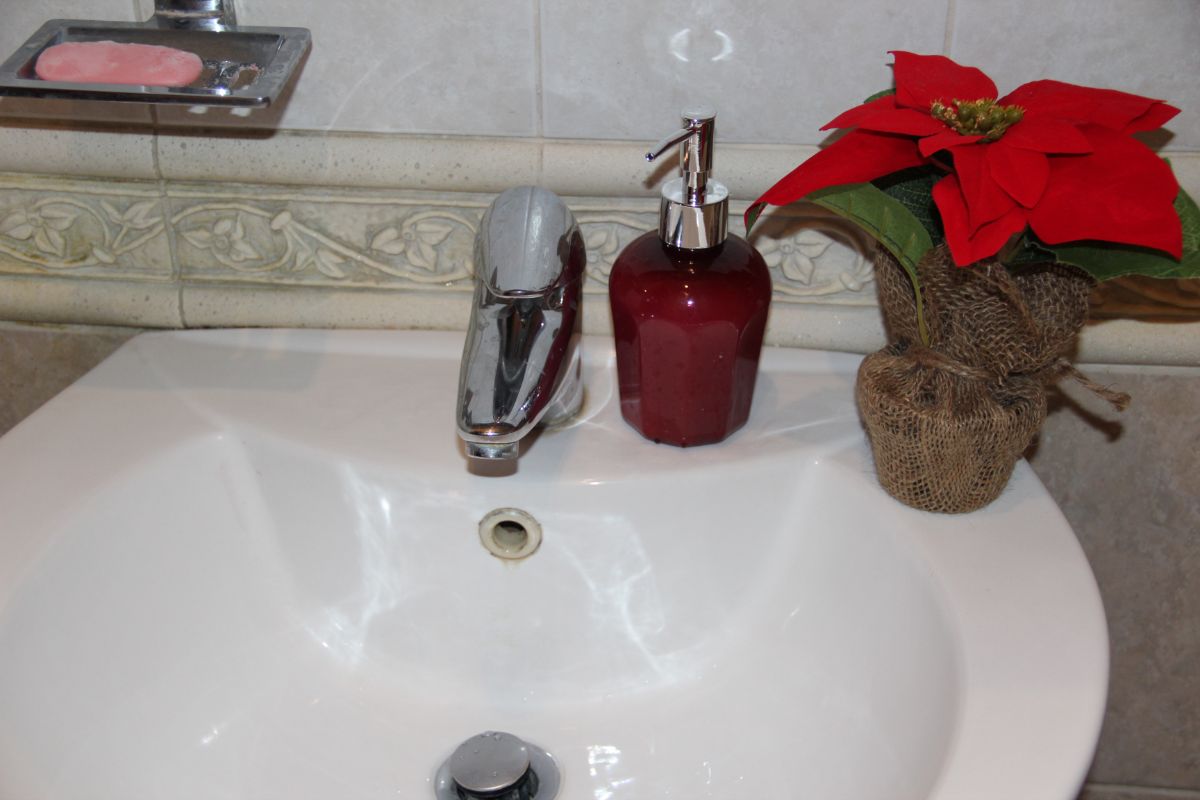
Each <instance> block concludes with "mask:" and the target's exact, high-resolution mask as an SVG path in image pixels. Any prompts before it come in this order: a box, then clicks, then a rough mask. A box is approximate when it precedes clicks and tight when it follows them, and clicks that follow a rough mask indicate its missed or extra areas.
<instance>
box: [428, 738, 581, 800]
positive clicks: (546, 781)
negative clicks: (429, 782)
mask: <svg viewBox="0 0 1200 800" xmlns="http://www.w3.org/2000/svg"><path fill="white" fill-rule="evenodd" d="M560 780H561V778H560V777H559V772H558V765H557V764H556V763H555V762H554V758H553V756H551V755H550V754H549V753H547V752H546V751H545V750H542V749H541V748H539V747H537V746H536V745H531V744H529V743H527V742H523V741H521V740H520V739H519V738H517V737H516V736H513V735H512V734H511V733H504V732H502V731H487V732H485V733H481V734H479V735H478V736H472V737H471V738H470V739H467V740H466V741H465V742H463V743H462V744H460V745H459V746H458V749H457V750H455V751H454V753H453V755H451V756H450V758H448V759H446V762H445V763H444V764H442V767H441V769H439V770H438V772H437V776H436V778H435V783H434V793H435V794H436V795H437V797H438V800H554V796H555V795H556V794H558V787H559V783H560Z"/></svg>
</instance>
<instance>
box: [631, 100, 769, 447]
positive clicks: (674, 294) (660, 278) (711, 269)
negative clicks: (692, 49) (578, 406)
mask: <svg viewBox="0 0 1200 800" xmlns="http://www.w3.org/2000/svg"><path fill="white" fill-rule="evenodd" d="M715 122H716V113H715V112H714V111H713V110H712V109H709V108H698V109H689V110H686V111H684V112H683V128H682V130H678V131H676V132H675V133H672V134H671V135H670V136H668V137H667V138H666V139H664V140H663V141H661V142H659V143H658V145H656V146H655V148H654V151H653V152H650V153H647V154H646V159H647V160H649V161H653V160H654V159H655V158H657V157H658V156H660V155H662V154H663V152H665V151H666V150H667V148H669V147H672V146H674V145H679V160H680V170H681V177H679V178H675V179H674V180H671V181H669V182H668V183H667V184H666V185H664V186H663V189H662V206H661V211H660V217H659V226H658V231H657V232H651V233H647V234H645V235H643V236H640V237H639V238H637V239H635V240H634V241H632V242H631V243H630V244H629V246H628V247H626V248H625V249H624V250H623V251H621V254H620V255H619V256H618V257H617V260H616V262H615V263H614V264H613V268H612V274H611V276H610V277H609V284H608V295H609V302H610V303H611V305H612V318H613V334H614V336H615V338H616V348H617V377H618V383H619V386H620V392H621V413H622V415H623V416H624V417H625V419H626V421H628V422H629V424H630V425H632V426H633V427H635V428H637V429H638V431H639V432H641V434H642V435H643V436H645V437H646V438H647V439H652V440H654V441H656V442H665V443H667V444H673V445H678V446H680V447H686V446H690V445H697V444H710V443H712V442H719V441H721V440H722V439H724V438H725V437H727V436H729V434H731V433H733V432H734V431H736V430H737V429H738V428H740V427H741V426H742V425H744V424H745V422H746V419H747V417H749V415H750V401H751V398H752V397H753V395H754V381H755V378H756V377H757V375H758V357H759V354H760V352H761V351H762V342H763V331H764V330H765V328H766V325H767V307H768V306H769V305H770V302H771V277H770V274H769V273H768V271H767V265H766V263H765V262H764V261H763V259H762V256H761V255H759V253H758V251H757V250H755V249H754V248H753V247H751V246H750V244H749V243H747V242H746V240H745V239H742V238H740V237H737V236H729V235H728V234H727V232H726V227H727V225H728V220H729V190H727V189H726V188H725V187H724V186H723V185H721V184H720V183H718V182H716V181H714V180H710V179H709V173H710V172H711V171H712V163H713V132H714V127H715Z"/></svg>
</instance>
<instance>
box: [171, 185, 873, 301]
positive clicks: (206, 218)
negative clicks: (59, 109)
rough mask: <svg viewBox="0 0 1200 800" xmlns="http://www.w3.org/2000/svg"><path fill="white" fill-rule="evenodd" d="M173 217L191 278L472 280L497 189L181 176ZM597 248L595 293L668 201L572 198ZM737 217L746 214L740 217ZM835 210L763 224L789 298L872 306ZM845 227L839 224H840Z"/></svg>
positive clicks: (459, 286) (358, 283)
mask: <svg viewBox="0 0 1200 800" xmlns="http://www.w3.org/2000/svg"><path fill="white" fill-rule="evenodd" d="M168 194H169V196H170V205H171V224H172V225H173V227H174V229H175V234H176V239H175V241H176V247H177V249H178V257H179V264H180V268H181V274H182V277H183V278H184V279H185V280H187V281H221V282H235V283H237V282H250V283H259V284H261V283H267V284H290V285H318V286H321V285H323V286H330V287H338V288H354V287H386V288H396V289H404V288H413V289H426V290H428V289H441V290H449V291H470V290H471V282H472V272H471V269H472V267H471V262H472V258H473V254H474V241H475V234H476V232H477V230H478V227H479V221H480V219H481V218H482V216H483V212H484V210H485V209H486V208H487V205H488V204H489V203H490V202H491V200H492V197H493V195H488V194H468V193H447V194H441V193H417V192H403V193H398V192H392V193H381V192H374V193H359V194H347V193H329V192H322V191H316V190H313V191H288V192H278V191H270V190H254V189H251V188H248V187H236V188H222V189H214V188H213V187H209V186H201V185H190V186H178V185H172V186H170V187H169V189H168ZM568 202H569V204H570V205H571V207H572V209H573V211H574V212H575V215H576V217H577V219H578V220H579V224H580V228H581V230H582V232H583V236H584V240H585V242H586V245H587V251H588V276H589V281H588V285H587V287H586V291H587V292H588V293H593V294H595V293H602V292H604V291H606V289H605V287H606V285H607V282H608V274H609V271H610V270H611V269H612V265H613V262H614V261H615V259H616V257H617V255H618V254H619V253H620V252H621V251H622V250H623V249H624V248H625V246H626V245H628V244H629V243H630V242H631V241H633V240H634V239H635V238H637V237H638V236H640V235H642V234H643V233H645V232H646V231H649V230H654V229H655V228H656V227H657V224H658V221H657V213H658V212H657V202H656V201H648V200H622V199H617V198H609V199H595V198H568ZM734 224H735V225H736V224H737V222H736V221H735V222H734ZM829 225H830V222H829V220H828V219H827V218H823V217H819V216H813V215H811V214H805V213H803V212H791V213H790V215H789V214H786V213H785V214H776V215H773V216H770V217H768V218H766V219H765V220H764V222H763V223H762V225H761V226H760V229H758V230H756V232H755V237H754V240H755V244H756V245H757V246H758V247H759V248H760V250H761V251H762V253H763V256H764V258H765V259H766V261H767V263H768V265H769V266H770V267H771V269H772V273H773V277H774V280H775V286H776V290H775V294H776V298H777V300H779V301H782V302H788V301H806V302H811V301H813V300H816V299H820V300H822V301H825V302H830V301H832V302H838V303H843V304H846V303H849V304H854V305H870V304H872V303H873V302H874V296H873V293H872V292H869V291H865V289H866V287H867V286H868V285H869V284H870V283H871V280H872V278H871V268H870V264H869V262H868V261H867V260H866V259H864V258H862V256H860V255H859V254H858V252H857V251H856V250H855V249H854V248H853V247H852V246H851V241H850V239H848V238H846V237H842V238H840V239H839V238H838V237H837V236H836V235H835V236H834V237H832V238H831V236H830V235H827V234H826V233H824V232H822V231H821V230H817V229H816V227H820V226H829ZM835 227H836V226H835Z"/></svg>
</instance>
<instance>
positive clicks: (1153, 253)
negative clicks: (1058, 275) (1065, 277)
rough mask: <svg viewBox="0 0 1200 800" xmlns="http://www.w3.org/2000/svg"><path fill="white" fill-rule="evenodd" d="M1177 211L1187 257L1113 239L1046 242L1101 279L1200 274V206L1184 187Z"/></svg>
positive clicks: (1067, 260) (1065, 259)
mask: <svg viewBox="0 0 1200 800" xmlns="http://www.w3.org/2000/svg"><path fill="white" fill-rule="evenodd" d="M1175 211H1176V213H1178V214H1179V221H1180V223H1182V225H1183V257H1182V258H1181V259H1179V260H1178V261H1176V260H1175V259H1174V258H1173V257H1171V256H1170V255H1168V254H1166V253H1163V252H1160V251H1158V250H1152V249H1150V248H1146V247H1132V246H1130V245H1120V244H1112V243H1110V242H1071V243H1069V244H1063V245H1045V247H1046V249H1048V250H1050V251H1051V252H1052V253H1054V255H1055V257H1056V258H1057V259H1058V260H1059V261H1063V262H1065V263H1067V264H1074V265H1075V266H1077V267H1079V268H1080V269H1082V270H1083V271H1084V272H1086V273H1088V274H1089V275H1091V276H1092V277H1093V278H1095V279H1096V280H1098V281H1107V280H1111V279H1112V278H1119V277H1121V276H1122V275H1146V276H1148V277H1151V278H1195V277H1200V208H1197V206H1196V201H1194V200H1193V199H1192V198H1191V197H1189V196H1188V194H1187V192H1185V191H1183V189H1180V190H1179V194H1178V195H1176V197H1175Z"/></svg>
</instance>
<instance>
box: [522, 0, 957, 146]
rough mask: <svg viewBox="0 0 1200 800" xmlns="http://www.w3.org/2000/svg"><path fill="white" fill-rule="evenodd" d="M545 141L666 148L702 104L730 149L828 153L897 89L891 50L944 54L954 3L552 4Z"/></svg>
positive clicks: (545, 53)
mask: <svg viewBox="0 0 1200 800" xmlns="http://www.w3.org/2000/svg"><path fill="white" fill-rule="evenodd" d="M541 14H542V75H543V78H542V83H543V97H544V100H543V106H544V116H545V132H546V135H548V136H556V137H565V138H580V137H583V138H616V139H638V140H648V141H655V140H657V139H658V138H659V137H660V136H662V135H664V134H666V133H668V132H670V131H671V130H672V129H673V128H674V127H676V126H677V125H678V122H679V117H678V113H679V111H680V109H682V108H683V107H684V106H687V105H692V104H695V103H697V102H705V103H709V104H710V105H713V106H714V107H715V108H716V110H717V112H718V118H717V135H718V137H719V138H721V139H723V140H725V141H736V142H784V143H803V144H816V143H817V142H819V141H821V139H822V138H823V137H824V134H821V133H820V132H819V130H818V129H819V128H820V126H821V125H823V124H825V123H826V122H828V121H829V120H830V119H832V118H833V117H834V116H836V115H837V114H838V113H840V112H841V111H842V110H844V109H846V108H848V107H849V106H851V105H853V104H855V103H857V102H858V101H860V100H861V99H862V98H864V97H866V96H867V95H870V94H872V93H874V92H876V91H878V90H879V89H883V88H886V87H888V86H890V85H891V70H890V69H889V68H888V66H887V65H888V63H889V62H890V58H889V56H888V55H887V51H888V50H895V49H906V50H917V51H921V52H941V51H942V47H943V45H944V41H945V27H946V15H947V2H946V0H910V2H906V3H903V4H899V3H892V2H887V0H860V2H855V3H828V2H824V1H823V0H706V1H705V2H695V1H694V0H650V2H646V3H639V4H627V3H610V4H599V5H590V6H587V7H586V10H585V9H584V8H583V7H581V6H580V5H579V4H578V3H542V4H541Z"/></svg>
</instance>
